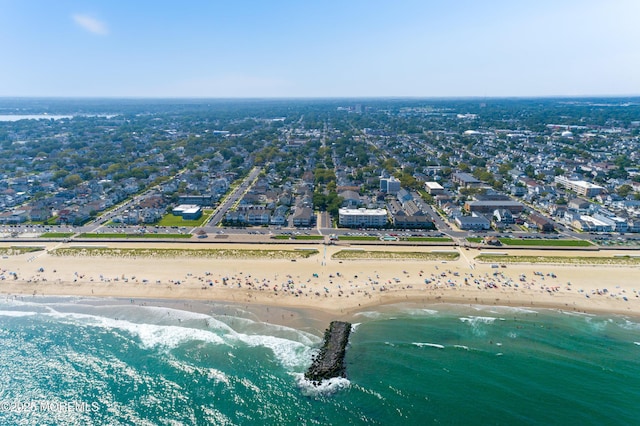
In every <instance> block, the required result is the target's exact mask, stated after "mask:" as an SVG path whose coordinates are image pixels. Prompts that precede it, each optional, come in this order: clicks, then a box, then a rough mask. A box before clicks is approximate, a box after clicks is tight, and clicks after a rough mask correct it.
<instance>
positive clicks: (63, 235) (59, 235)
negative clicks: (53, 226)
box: [40, 232, 73, 238]
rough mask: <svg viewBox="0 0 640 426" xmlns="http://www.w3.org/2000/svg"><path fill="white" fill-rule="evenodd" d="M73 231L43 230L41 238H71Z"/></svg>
mask: <svg viewBox="0 0 640 426" xmlns="http://www.w3.org/2000/svg"><path fill="white" fill-rule="evenodd" d="M72 235H73V232H43V233H42V234H40V238H69V237H70V236H72Z"/></svg>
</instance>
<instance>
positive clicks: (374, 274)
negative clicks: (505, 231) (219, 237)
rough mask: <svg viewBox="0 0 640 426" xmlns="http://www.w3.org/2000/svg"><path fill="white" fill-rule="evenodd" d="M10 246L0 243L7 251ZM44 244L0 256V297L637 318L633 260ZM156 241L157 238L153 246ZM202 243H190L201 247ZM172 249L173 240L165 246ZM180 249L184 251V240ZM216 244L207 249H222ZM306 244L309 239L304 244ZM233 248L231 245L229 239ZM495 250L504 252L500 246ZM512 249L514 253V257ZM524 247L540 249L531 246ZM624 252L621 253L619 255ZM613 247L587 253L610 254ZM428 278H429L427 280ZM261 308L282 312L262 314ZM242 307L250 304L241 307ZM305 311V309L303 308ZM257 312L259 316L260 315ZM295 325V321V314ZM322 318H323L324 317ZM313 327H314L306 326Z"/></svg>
mask: <svg viewBox="0 0 640 426" xmlns="http://www.w3.org/2000/svg"><path fill="white" fill-rule="evenodd" d="M10 245H11V244H1V243H0V248H7V247H9V246H10ZM41 245H42V246H45V247H46V250H45V251H40V252H33V253H25V254H20V255H9V256H3V257H2V259H0V270H1V271H2V278H3V280H2V281H0V294H2V295H5V297H10V296H13V295H22V296H23V297H24V296H27V297H28V296H38V297H41V296H44V297H48V296H80V297H82V296H86V297H95V298H113V299H123V300H126V299H134V300H157V301H168V300H172V301H178V302H179V301H184V302H189V301H194V302H220V303H231V304H236V305H241V306H247V307H249V306H251V307H253V308H254V309H255V310H256V311H258V312H260V313H261V315H259V316H260V317H267V318H268V319H267V320H265V321H266V322H273V321H275V322H276V323H278V322H282V321H284V322H286V323H290V321H288V320H287V321H285V320H286V318H285V315H286V314H287V313H289V314H292V313H293V315H292V316H294V317H296V318H298V317H304V316H305V315H308V316H310V317H312V318H318V319H320V318H321V319H322V320H326V319H351V318H353V316H354V315H355V314H356V313H358V312H361V311H366V310H370V309H371V308H384V307H386V306H388V305H394V304H400V303H411V304H418V305H422V306H427V305H430V306H434V305H438V304H456V305H483V306H509V307H516V308H517V307H520V308H534V309H559V310H565V311H575V312H582V313H598V314H603V313H612V314H622V315H629V316H636V317H638V316H640V266H637V265H634V266H630V265H614V266H611V265H580V266H577V265H562V264H543V263H538V264H514V263H509V264H507V265H506V267H499V268H496V267H495V265H493V267H492V265H491V264H490V263H478V262H475V260H474V255H476V254H479V253H480V251H478V250H474V251H466V250H464V249H462V248H458V249H456V251H458V252H459V254H460V257H459V258H458V259H457V260H447V261H436V260H427V261H421V260H398V259H394V260H386V259H382V260H381V259H376V260H371V259H365V260H337V259H333V258H332V257H331V256H332V254H334V253H335V252H337V251H339V250H343V249H345V247H342V246H328V247H327V246H323V245H317V246H311V247H315V248H317V249H318V253H316V254H314V255H312V256H310V257H308V258H298V259H296V260H295V261H291V260H290V259H264V258H250V259H238V258H214V259H212V258H198V257H176V258H161V259H154V258H152V257H142V256H140V257H137V258H136V257H132V258H125V257H117V256H104V257H100V256H92V257H88V256H54V255H51V254H49V253H48V251H49V250H52V249H54V248H56V247H60V246H61V244H53V243H44V244H41ZM97 245H100V246H103V247H104V246H109V247H110V248H125V247H126V248H136V247H139V246H141V247H144V248H149V247H150V244H149V243H145V244H143V245H137V244H135V243H108V244H105V243H100V244H96V246H97ZM153 246H154V247H156V248H162V247H163V246H162V244H157V245H153ZM202 246H203V244H198V248H201V247H202ZM172 247H175V245H173V246H172ZM179 247H181V248H184V249H188V248H193V245H190V244H189V243H183V244H180V245H179ZM225 247H227V245H225V244H220V243H216V244H211V246H210V248H215V249H220V248H222V249H224V248H225ZM307 247H310V246H307ZM229 248H233V249H234V250H237V249H238V248H239V246H238V244H232V245H229ZM240 248H243V249H246V250H253V251H255V250H260V249H265V248H266V249H268V250H274V248H275V249H280V250H291V249H292V246H291V245H290V244H286V245H273V244H269V245H268V246H266V245H261V244H245V245H241V246H240ZM350 248H351V249H356V250H365V251H397V252H402V251H407V252H410V251H411V252H416V251H424V252H433V251H438V249H439V250H440V251H442V250H447V251H451V249H452V248H451V247H450V246H441V247H438V246H427V247H416V246H412V247H393V248H392V247H389V246H370V245H367V246H364V245H363V246H357V245H353V246H351V247H350ZM500 251H501V252H510V249H508V248H500ZM522 252H523V251H522V250H521V249H518V250H517V254H521V253H522ZM530 252H531V253H533V254H541V253H540V252H539V251H536V250H530ZM626 253H628V251H625V252H623V254H626ZM544 255H553V256H572V255H573V256H581V255H584V252H582V253H581V252H580V251H575V252H572V251H568V250H561V251H560V250H559V251H549V250H545V251H544ZM614 255H615V252H612V251H609V250H608V251H607V252H606V253H602V252H589V256H602V257H612V256H614ZM427 281H428V283H427ZM267 308H272V309H274V310H277V311H278V312H281V314H279V315H282V317H281V318H280V320H279V321H276V320H277V318H276V316H277V315H275V314H266V313H267V312H268V309H267ZM249 310H250V309H249ZM302 311H304V312H302ZM261 319H262V318H261ZM296 323H299V324H298V325H303V326H304V324H303V323H304V321H302V322H300V321H296ZM327 323H328V322H327ZM314 328H315V326H314Z"/></svg>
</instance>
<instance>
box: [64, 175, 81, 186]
mask: <svg viewBox="0 0 640 426" xmlns="http://www.w3.org/2000/svg"><path fill="white" fill-rule="evenodd" d="M81 183H82V178H81V177H80V176H79V175H76V174H73V175H69V176H67V177H66V178H64V180H63V181H62V186H63V187H64V188H75V187H76V186H78V185H80V184H81Z"/></svg>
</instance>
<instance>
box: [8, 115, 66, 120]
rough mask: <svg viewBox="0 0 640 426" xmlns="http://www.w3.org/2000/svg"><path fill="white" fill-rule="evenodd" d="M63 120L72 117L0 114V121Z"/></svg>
mask: <svg viewBox="0 0 640 426" xmlns="http://www.w3.org/2000/svg"><path fill="white" fill-rule="evenodd" d="M63 118H73V115H49V114H27V115H15V114H0V121H20V120H62V119H63Z"/></svg>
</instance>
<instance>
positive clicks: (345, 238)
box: [338, 235, 380, 241]
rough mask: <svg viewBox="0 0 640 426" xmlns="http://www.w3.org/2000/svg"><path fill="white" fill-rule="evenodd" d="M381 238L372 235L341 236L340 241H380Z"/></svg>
mask: <svg viewBox="0 0 640 426" xmlns="http://www.w3.org/2000/svg"><path fill="white" fill-rule="evenodd" d="M379 239H380V237H372V236H370V235H339V236H338V240H341V241H378V240H379Z"/></svg>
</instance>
